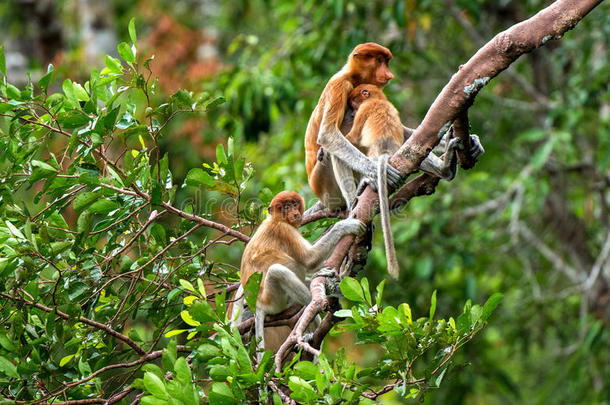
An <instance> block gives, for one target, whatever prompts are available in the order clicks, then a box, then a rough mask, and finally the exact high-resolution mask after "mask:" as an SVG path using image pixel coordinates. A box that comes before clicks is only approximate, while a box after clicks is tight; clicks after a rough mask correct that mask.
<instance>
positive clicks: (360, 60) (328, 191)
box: [305, 42, 483, 212]
mask: <svg viewBox="0 0 610 405" xmlns="http://www.w3.org/2000/svg"><path fill="white" fill-rule="evenodd" d="M390 59H392V53H391V52H390V50H389V49H387V48H385V47H383V46H381V45H379V44H376V43H373V42H367V43H364V44H360V45H358V46H356V48H354V50H353V51H352V53H351V54H350V56H349V58H348V60H347V63H346V64H345V66H343V68H342V69H341V70H340V71H339V72H337V73H336V74H335V75H334V76H333V77H332V78H331V79H330V80H329V81H328V83H327V84H326V87H325V88H324V91H322V95H321V96H320V99H319V101H318V104H317V105H316V107H315V109H314V110H313V113H312V114H311V118H310V119H309V123H308V124H307V132H306V134H305V153H306V155H305V167H306V170H307V177H308V179H309V185H310V186H311V189H312V190H313V192H314V194H315V195H316V196H317V197H318V198H319V199H320V203H319V204H316V205H315V206H314V207H312V208H310V210H308V212H314V211H316V210H318V209H321V208H329V209H336V208H341V207H344V206H347V207H350V205H351V204H352V202H353V201H354V199H355V197H356V188H355V187H354V186H353V184H355V181H354V179H353V173H354V172H356V173H359V174H360V175H361V176H363V177H367V178H369V179H370V180H371V183H372V184H377V164H376V163H375V162H373V161H372V160H371V159H369V158H367V157H366V156H365V155H364V154H363V153H362V152H361V151H359V150H358V149H357V148H356V147H354V145H352V144H351V143H350V142H349V141H348V140H347V139H345V137H344V136H343V134H344V133H347V132H348V131H349V124H347V125H344V126H343V127H342V123H343V118H344V115H345V110H346V107H347V99H348V96H349V94H350V92H351V91H352V90H353V89H354V88H355V87H357V86H358V85H360V84H372V85H375V86H377V87H379V88H383V87H384V86H385V85H386V84H387V83H388V82H389V81H390V80H391V79H392V78H394V75H393V74H392V73H391V72H390V70H389V68H388V64H389V62H390ZM342 131H343V132H342ZM320 148H323V149H322V150H321V149H320ZM473 149H480V150H481V151H482V150H483V148H482V147H481V145H480V143H479V142H478V138H477V139H476V140H474V139H473ZM319 152H321V153H319ZM481 153H482V152H481ZM435 158H436V157H435V156H429V157H427V158H426V159H425V160H424V161H423V162H422V164H421V165H420V169H421V170H423V171H425V172H427V173H430V174H433V175H435V176H439V177H442V178H446V179H449V177H451V178H452V176H446V175H445V173H444V171H443V165H444V163H442V160H440V159H438V158H436V159H435ZM387 178H388V181H387V182H388V184H389V185H390V186H391V187H392V188H396V187H397V186H398V185H399V183H400V181H401V176H400V173H399V172H398V171H397V170H396V169H395V168H393V167H391V166H390V165H387Z"/></svg>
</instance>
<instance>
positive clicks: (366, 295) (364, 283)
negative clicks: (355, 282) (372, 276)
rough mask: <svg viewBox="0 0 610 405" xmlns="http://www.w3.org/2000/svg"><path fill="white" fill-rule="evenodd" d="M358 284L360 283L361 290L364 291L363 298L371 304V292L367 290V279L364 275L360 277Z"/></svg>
mask: <svg viewBox="0 0 610 405" xmlns="http://www.w3.org/2000/svg"><path fill="white" fill-rule="evenodd" d="M360 284H361V285H362V292H363V293H364V299H365V300H366V303H367V304H369V306H372V305H373V302H372V300H371V292H370V291H369V280H368V279H367V278H366V277H362V280H360Z"/></svg>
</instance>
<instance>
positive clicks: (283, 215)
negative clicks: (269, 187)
mask: <svg viewBox="0 0 610 405" xmlns="http://www.w3.org/2000/svg"><path fill="white" fill-rule="evenodd" d="M304 210H305V201H304V200H303V197H301V195H300V194H298V193H295V192H294V191H282V192H280V193H278V194H277V195H276V196H275V197H273V200H271V204H270V205H269V213H271V215H272V216H273V218H275V219H278V220H280V221H283V222H286V223H288V224H290V225H292V226H294V227H295V228H298V227H299V226H300V225H301V220H302V219H303V211H304Z"/></svg>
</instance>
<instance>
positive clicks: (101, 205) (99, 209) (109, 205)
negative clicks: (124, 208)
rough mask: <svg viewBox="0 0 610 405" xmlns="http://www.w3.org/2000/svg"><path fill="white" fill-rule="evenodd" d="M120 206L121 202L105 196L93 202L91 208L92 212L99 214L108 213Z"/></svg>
mask: <svg viewBox="0 0 610 405" xmlns="http://www.w3.org/2000/svg"><path fill="white" fill-rule="evenodd" d="M119 207H120V204H119V203H117V202H115V201H111V200H108V199H105V198H104V199H100V200H97V201H95V202H94V203H93V204H91V206H90V207H89V210H90V211H91V212H95V213H97V214H102V215H106V214H108V213H109V212H111V211H114V210H116V209H117V208H119Z"/></svg>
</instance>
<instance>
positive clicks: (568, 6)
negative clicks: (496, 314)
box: [276, 0, 603, 371]
mask: <svg viewBox="0 0 610 405" xmlns="http://www.w3.org/2000/svg"><path fill="white" fill-rule="evenodd" d="M602 1H603V0H558V1H556V2H554V3H553V4H551V5H550V6H548V7H547V8H545V9H543V10H541V11H540V12H538V13H537V14H536V15H535V16H533V17H531V18H529V19H528V20H526V21H523V22H521V23H519V24H515V25H513V26H512V27H510V28H509V29H507V30H505V31H503V32H501V33H499V34H497V35H496V36H495V37H494V38H493V39H492V40H491V41H489V42H488V43H487V44H485V45H484V46H483V47H482V48H481V49H479V51H478V52H477V53H476V54H475V55H474V56H473V57H472V58H470V60H469V61H468V62H466V63H465V64H464V65H461V66H460V67H459V69H458V71H457V72H456V73H455V74H454V75H453V76H452V77H451V80H450V81H449V83H447V85H445V87H444V88H443V90H442V91H441V92H440V93H439V95H438V96H437V98H436V100H435V101H434V103H432V105H431V106H430V109H429V110H428V112H427V113H426V116H425V117H424V119H423V121H422V122H421V124H420V125H419V126H418V127H417V129H415V131H414V132H413V134H412V135H411V136H410V137H409V138H408V139H407V141H406V142H405V143H404V144H403V145H402V147H401V148H400V149H399V150H398V151H397V152H396V153H395V154H394V155H393V156H392V157H391V159H390V163H391V165H392V166H393V167H395V168H397V169H398V170H400V172H401V173H402V174H403V175H404V176H408V175H410V174H412V173H414V172H416V171H417V170H418V168H419V165H420V163H421V162H422V161H423V160H424V159H425V158H426V156H428V154H429V153H430V152H431V151H432V149H433V148H434V147H435V146H436V145H437V144H438V143H439V141H440V139H441V137H440V136H439V135H442V134H443V133H444V130H443V129H444V128H446V127H447V125H448V124H452V123H455V124H456V126H457V127H454V131H455V132H457V134H458V136H460V137H462V136H465V135H464V134H467V132H468V120H467V115H466V111H467V110H468V108H469V107H470V106H471V105H472V104H473V103H474V99H475V97H476V95H477V94H478V92H479V91H480V90H481V88H483V86H485V85H486V84H487V83H489V81H490V80H491V79H492V78H494V77H496V76H497V75H498V74H499V73H500V72H502V71H503V70H505V69H506V68H507V67H508V66H510V65H511V63H513V62H514V61H515V60H517V59H518V58H519V57H520V56H521V55H523V54H525V53H528V52H531V51H533V50H534V49H536V48H538V47H540V46H542V45H544V44H545V43H546V42H548V41H549V40H551V39H559V38H561V36H562V35H563V34H564V33H565V32H566V31H568V30H570V29H572V28H574V26H575V25H576V24H577V23H578V22H579V21H580V20H581V19H582V18H584V17H585V16H586V15H587V14H588V13H589V12H590V11H591V10H592V9H593V8H595V7H596V6H597V5H598V4H600V3H601V2H602ZM456 120H457V121H456ZM465 149H466V148H465ZM467 160H468V159H464V156H462V158H460V163H461V164H465V165H466V166H468V164H467V163H468V162H467ZM436 184H438V179H435V178H434V177H433V176H429V175H421V176H419V177H417V178H416V179H415V180H413V181H411V182H409V183H408V184H407V185H406V186H405V187H404V190H405V191H403V190H400V191H399V192H398V193H396V195H395V196H394V198H393V199H392V200H394V204H393V205H392V206H393V207H396V206H397V205H401V204H402V203H406V202H407V201H408V200H410V198H413V197H414V196H415V195H422V194H432V193H433V192H434V188H435V187H436ZM390 191H392V190H390ZM401 194H404V196H402V195H401ZM398 196H400V197H398ZM378 203H379V199H378V196H377V193H376V192H374V191H373V189H372V188H371V187H367V188H366V189H365V190H364V192H363V193H362V195H360V197H359V198H358V203H357V205H356V207H355V208H354V210H353V211H352V214H351V216H353V217H356V218H358V219H360V220H361V221H363V222H365V223H369V222H370V221H371V220H372V218H373V215H374V214H375V212H376V211H377V206H378ZM353 241H354V237H353V235H348V236H345V237H344V238H343V239H341V241H339V243H338V244H337V246H336V248H335V250H334V251H333V253H332V254H331V257H330V258H329V259H328V260H327V261H326V263H325V264H324V265H325V267H327V268H331V269H338V268H339V266H340V264H341V263H342V262H343V260H344V258H345V256H346V255H347V254H348V252H349V249H350V246H351V245H352V243H353ZM327 285H328V281H327V279H326V277H323V276H319V277H315V278H314V279H312V280H311V284H310V290H311V296H312V301H311V302H310V303H309V305H308V306H307V307H306V308H305V311H304V312H303V316H302V317H301V319H300V320H299V321H298V322H297V325H296V326H295V328H294V330H293V331H292V333H291V334H290V335H289V337H288V338H287V339H286V341H285V342H284V344H283V345H282V346H281V347H280V349H279V350H278V353H277V355H276V371H281V368H282V365H283V359H284V358H285V356H286V354H287V353H288V351H289V350H290V348H291V347H292V346H293V345H294V344H295V343H296V344H298V345H299V346H300V347H301V348H303V349H308V347H307V346H308V345H305V344H303V338H302V332H303V331H304V330H305V328H306V327H307V326H308V325H309V323H310V321H311V320H312V319H313V318H314V317H315V315H317V314H318V313H320V312H321V311H322V310H324V309H326V307H327V306H328V299H327V296H326V291H325V289H326V287H327Z"/></svg>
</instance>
